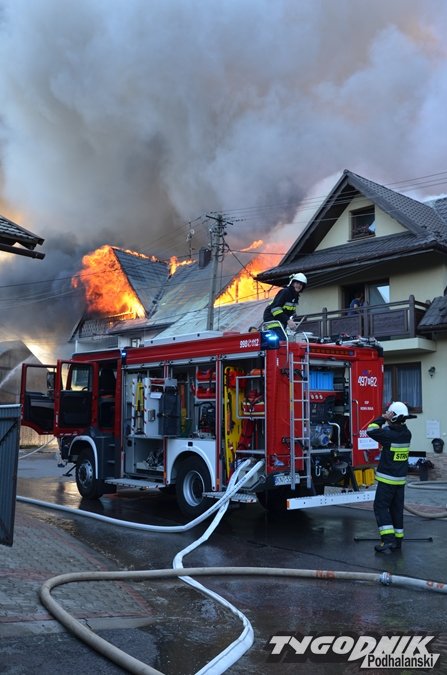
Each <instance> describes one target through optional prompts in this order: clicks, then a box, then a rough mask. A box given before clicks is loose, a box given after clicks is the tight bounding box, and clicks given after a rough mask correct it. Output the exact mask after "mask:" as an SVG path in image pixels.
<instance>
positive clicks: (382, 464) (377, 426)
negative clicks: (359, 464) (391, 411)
mask: <svg viewBox="0 0 447 675" xmlns="http://www.w3.org/2000/svg"><path fill="white" fill-rule="evenodd" d="M366 433H367V434H368V436H370V437H371V438H373V439H374V440H375V441H377V442H378V443H380V445H381V446H382V450H381V454H380V460H379V465H378V467H377V471H376V479H377V480H378V481H380V482H382V483H388V484H389V485H405V479H406V476H407V472H408V456H409V453H410V442H411V431H410V430H409V429H408V427H407V426H406V425H405V424H392V423H391V422H388V423H387V420H385V418H384V417H378V418H377V419H375V420H374V421H373V422H371V423H370V425H369V426H368V429H367V430H366Z"/></svg>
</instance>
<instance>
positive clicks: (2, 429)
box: [0, 405, 20, 546]
mask: <svg viewBox="0 0 447 675" xmlns="http://www.w3.org/2000/svg"><path fill="white" fill-rule="evenodd" d="M19 432H20V405H0V544H3V545H5V546H12V540H13V535H14V516H15V509H16V496H17V464H18V459H19V443H20V433H19Z"/></svg>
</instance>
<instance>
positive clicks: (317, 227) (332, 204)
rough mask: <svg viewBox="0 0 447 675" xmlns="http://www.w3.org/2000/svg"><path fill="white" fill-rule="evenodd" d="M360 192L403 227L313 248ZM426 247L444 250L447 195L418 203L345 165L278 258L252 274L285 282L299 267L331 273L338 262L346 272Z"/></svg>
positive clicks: (278, 282) (310, 272)
mask: <svg viewBox="0 0 447 675" xmlns="http://www.w3.org/2000/svg"><path fill="white" fill-rule="evenodd" d="M359 196H364V197H366V198H367V199H370V200H371V201H372V202H373V203H374V204H375V205H377V206H378V207H379V208H380V209H382V211H384V212H385V213H387V214H388V215H389V216H390V217H391V218H393V219H394V220H396V221H397V222H398V223H400V224H401V225H403V226H404V227H405V228H406V230H407V231H406V232H403V233H399V234H390V235H387V236H381V237H378V238H377V239H375V238H367V239H361V240H356V241H352V242H348V243H345V244H342V245H340V246H333V247H330V248H327V249H322V250H316V249H317V247H318V245H319V244H320V243H321V241H322V240H323V239H324V237H325V236H326V235H327V233H328V232H329V230H330V229H331V228H332V226H333V225H334V224H335V222H336V221H337V220H338V218H339V217H340V216H341V214H342V213H343V212H344V211H345V209H346V208H347V207H348V206H349V204H350V203H351V201H352V200H353V199H355V198H356V197H359ZM427 251H440V252H442V253H444V254H445V253H447V198H442V199H439V200H435V201H433V202H430V203H428V202H427V203H422V202H419V201H417V200H415V199H412V198H411V197H407V196H406V195H403V194H401V193H399V192H395V191H394V190H390V189H389V188H387V187H385V186H384V185H380V184H379V183H375V182H374V181H371V180H369V179H367V178H363V177H362V176H359V175H358V174H355V173H353V172H352V171H348V170H347V169H346V170H345V171H344V172H343V174H342V176H341V178H340V179H339V181H338V182H337V184H336V185H335V187H334V188H333V189H332V191H331V192H330V194H329V195H328V197H327V198H326V199H325V201H324V202H323V204H322V205H321V206H320V208H319V209H318V211H317V212H316V214H315V215H314V216H313V218H312V219H311V220H310V222H309V223H308V225H307V227H306V228H305V229H304V231H303V232H302V233H301V235H300V236H299V237H298V239H297V240H296V242H295V243H294V244H293V246H292V247H291V248H290V250H289V251H288V253H287V254H286V256H285V257H284V258H283V259H282V261H281V263H280V264H279V265H278V266H277V267H274V268H271V269H269V270H266V271H264V272H262V273H260V274H259V275H258V277H257V278H258V279H259V281H262V282H264V283H269V282H270V283H275V284H278V285H284V284H286V283H287V282H288V276H289V275H290V274H292V273H293V272H296V271H298V270H299V271H301V272H304V273H306V274H311V275H312V272H315V273H319V274H321V273H330V272H331V271H332V270H334V269H335V268H338V266H339V265H340V264H343V268H344V270H345V271H348V270H349V268H350V267H354V266H355V267H356V268H358V266H359V264H362V263H363V264H371V262H372V261H374V260H380V261H381V262H383V261H385V260H387V259H394V258H396V257H397V256H399V257H401V256H405V255H406V254H409V255H410V254H413V253H415V252H416V253H421V252H427Z"/></svg>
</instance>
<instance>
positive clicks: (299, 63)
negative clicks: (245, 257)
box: [0, 0, 447, 343]
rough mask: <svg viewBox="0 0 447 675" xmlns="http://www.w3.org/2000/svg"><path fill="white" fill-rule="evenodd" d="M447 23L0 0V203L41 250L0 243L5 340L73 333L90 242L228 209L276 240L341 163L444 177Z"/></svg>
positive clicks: (401, 0) (151, 250)
mask: <svg viewBox="0 0 447 675" xmlns="http://www.w3.org/2000/svg"><path fill="white" fill-rule="evenodd" d="M446 34H447V3H446V2H445V0H374V2H371V1H370V0H275V1H274V2H272V0H206V2H204V1H203V0H169V1H167V0H67V1H66V2H63V3H61V2H60V0H0V65H1V68H0V96H1V100H2V106H1V108H0V213H2V214H3V215H5V216H7V217H9V218H11V219H12V220H14V221H15V222H17V223H19V224H20V225H22V226H23V227H25V228H26V229H29V230H31V231H32V232H34V233H36V234H38V235H40V236H42V237H44V238H45V243H44V245H43V246H42V247H40V250H42V251H43V252H45V254H46V257H45V260H43V261H38V260H31V259H27V258H24V259H19V256H12V255H9V256H8V255H6V254H5V255H2V256H1V258H0V308H1V309H2V328H1V330H0V339H6V338H7V337H9V338H11V339H15V338H17V337H24V336H28V337H30V338H32V339H33V340H34V341H35V342H36V343H38V342H39V341H40V342H41V343H43V342H45V341H48V339H49V337H50V336H51V334H52V333H53V332H56V333H57V334H58V336H64V335H65V336H66V337H67V336H68V334H69V333H70V332H71V330H72V328H73V326H74V324H75V323H76V322H77V320H78V319H79V318H80V314H81V313H82V307H83V303H82V297H81V296H80V295H79V292H77V293H74V292H73V290H72V289H71V288H70V277H71V276H72V275H73V274H75V273H76V272H77V271H79V269H80V265H81V258H82V255H83V254H85V253H87V252H89V251H92V250H94V249H95V248H98V247H99V246H102V245H103V244H112V245H117V246H122V247H124V248H129V249H134V250H137V251H139V252H142V253H145V254H147V255H157V256H159V257H162V258H164V257H170V256H171V255H173V254H175V255H177V256H179V257H184V256H187V255H188V253H189V250H190V247H192V248H193V250H194V251H196V250H198V248H199V247H200V246H201V245H204V244H206V243H207V241H208V229H209V221H207V220H206V214H209V213H211V212H213V213H215V212H222V213H224V214H225V217H226V218H227V219H228V220H229V221H230V222H231V223H232V225H231V226H229V228H228V241H229V242H230V244H231V246H232V247H233V248H236V249H237V248H240V247H241V246H243V245H247V244H249V243H250V242H251V241H253V240H254V239H260V238H263V239H264V240H265V241H266V242H267V243H268V246H270V248H271V249H273V250H275V251H278V250H280V251H282V252H283V253H286V251H287V248H288V246H290V245H291V244H292V243H293V241H294V239H295V238H296V236H297V235H298V234H299V232H300V231H301V229H302V227H303V226H304V224H305V221H306V218H307V211H309V207H312V206H315V208H316V207H317V206H318V202H319V199H320V198H321V199H323V197H324V195H325V194H326V192H327V191H328V190H329V189H330V188H331V187H332V185H333V184H334V183H335V182H336V180H337V178H338V176H339V175H340V173H341V172H342V171H343V169H345V168H347V169H350V170H352V171H354V172H356V173H359V174H360V175H363V176H365V177H367V178H370V179H372V180H375V181H377V182H380V183H382V184H386V185H390V186H391V187H393V186H394V185H398V184H399V182H400V181H407V185H409V186H410V187H411V185H413V187H414V188H415V189H416V194H415V195H413V196H418V194H417V191H418V189H419V192H421V194H422V193H427V194H428V193H432V194H433V193H442V192H444V191H446V190H447V187H446V185H445V184H444V183H443V180H447V163H446V157H447V152H446V151H447V147H446V146H447V134H446V133H445V109H446V102H447V45H446V43H445V35H446ZM443 172H444V175H443V176H441V178H442V179H441V180H439V181H435V180H432V181H428V183H427V185H426V187H425V188H424V189H422V187H421V186H422V181H420V180H419V179H420V177H423V176H439V175H440V174H442V173H443ZM331 181H332V184H331ZM396 189H398V188H396ZM407 194H408V192H407ZM309 195H312V196H311V197H309ZM306 206H307V209H305V208H304V207H306ZM311 210H312V209H311ZM304 214H306V216H305V215H304ZM192 231H194V234H193V235H192V237H191V236H190V237H188V233H190V232H191V233H192Z"/></svg>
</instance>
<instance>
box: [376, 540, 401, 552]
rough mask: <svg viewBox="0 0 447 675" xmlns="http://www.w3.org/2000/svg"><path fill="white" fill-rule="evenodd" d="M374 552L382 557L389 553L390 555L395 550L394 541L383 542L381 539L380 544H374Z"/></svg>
mask: <svg viewBox="0 0 447 675" xmlns="http://www.w3.org/2000/svg"><path fill="white" fill-rule="evenodd" d="M374 550H375V552H376V553H382V554H384V555H390V553H392V552H393V551H395V550H396V546H395V543H394V541H392V540H391V541H384V540H383V539H382V541H381V542H380V544H376V545H375V546H374Z"/></svg>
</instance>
